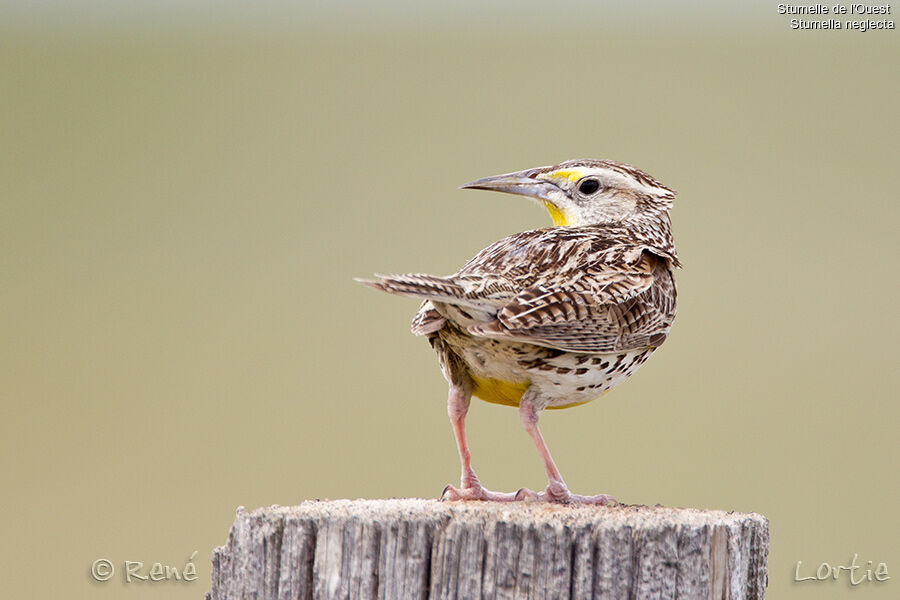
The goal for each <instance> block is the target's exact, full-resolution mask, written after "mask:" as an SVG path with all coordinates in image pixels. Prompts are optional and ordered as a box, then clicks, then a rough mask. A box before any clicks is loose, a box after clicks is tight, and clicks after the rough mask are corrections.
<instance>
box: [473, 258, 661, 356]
mask: <svg viewBox="0 0 900 600" xmlns="http://www.w3.org/2000/svg"><path fill="white" fill-rule="evenodd" d="M621 256H622V257H624V256H627V254H622V255H621ZM632 256H633V255H632ZM638 256H639V258H638V260H636V261H634V262H632V261H631V260H627V259H625V258H620V259H619V260H610V257H609V256H608V255H606V256H604V257H603V258H604V259H605V261H604V262H598V263H594V264H592V265H590V266H589V267H588V268H586V269H583V270H580V269H579V271H581V275H580V276H578V277H574V276H573V274H571V273H570V274H568V276H567V274H566V273H560V272H557V273H555V276H554V277H552V278H549V279H548V280H546V281H542V282H541V283H539V284H538V285H535V286H532V287H529V288H527V289H525V290H523V291H522V292H520V293H519V294H518V295H517V296H516V297H515V298H513V299H512V300H511V301H510V302H508V303H507V304H506V305H505V306H504V307H503V308H502V309H501V310H500V311H499V312H498V314H497V319H495V320H493V321H490V322H487V323H482V324H478V325H475V326H472V327H470V328H469V331H470V332H471V333H472V334H475V335H483V336H485V337H491V338H498V339H505V340H510V341H521V342H528V343H532V344H537V345H540V346H547V347H551V348H557V349H560V350H566V351H569V352H597V353H602V352H621V351H625V350H632V349H636V348H642V347H647V346H651V345H659V344H660V343H662V341H664V340H665V336H666V335H667V334H668V330H669V327H670V326H671V324H672V320H673V319H674V316H675V287H674V280H673V279H672V275H671V271H670V268H669V266H668V264H667V263H666V260H665V259H663V258H660V257H658V256H656V255H655V254H653V253H651V252H650V251H642V252H641V253H640V254H639V255H638Z"/></svg>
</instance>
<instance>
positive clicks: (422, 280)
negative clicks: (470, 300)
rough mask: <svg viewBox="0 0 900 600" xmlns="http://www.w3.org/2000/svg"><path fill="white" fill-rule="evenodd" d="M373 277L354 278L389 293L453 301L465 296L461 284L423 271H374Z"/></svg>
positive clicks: (439, 300)
mask: <svg viewBox="0 0 900 600" xmlns="http://www.w3.org/2000/svg"><path fill="white" fill-rule="evenodd" d="M375 277H376V278H377V279H360V278H356V281H358V282H360V283H361V284H363V285H367V286H369V287H370V288H375V289H376V290H381V291H382V292H388V293H389V294H398V295H400V296H413V297H415V298H428V299H429V300H437V301H438V302H450V303H455V302H458V301H459V300H463V299H464V298H465V291H464V290H463V288H462V286H461V285H459V284H458V283H456V282H454V281H453V280H452V279H448V278H446V277H437V276H436V275H426V274H424V273H405V274H402V275H379V274H377V273H376V274H375Z"/></svg>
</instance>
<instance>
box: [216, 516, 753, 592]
mask: <svg viewBox="0 0 900 600" xmlns="http://www.w3.org/2000/svg"><path fill="white" fill-rule="evenodd" d="M768 545H769V529H768V520H767V519H766V518H765V517H763V516H761V515H758V514H739V513H726V512H722V511H701V510H696V509H682V508H664V507H648V506H611V507H604V506H596V507H589V506H559V505H552V504H545V503H533V504H532V503H523V502H515V503H510V504H505V503H489V502H436V501H433V500H412V499H409V500H357V501H349V500H336V501H324V502H318V501H317V502H304V503H303V504H301V505H300V506H295V507H279V506H273V507H271V508H262V509H259V510H255V511H253V512H246V511H245V510H244V509H243V508H239V509H238V512H237V517H236V518H235V521H234V525H233V526H232V528H231V534H230V535H229V537H228V542H227V543H226V545H225V546H222V547H220V548H216V549H215V550H214V551H213V555H212V567H213V568H212V590H211V591H210V592H209V593H208V594H207V599H208V600H237V599H241V600H244V599H257V600H264V599H278V600H313V599H316V600H318V599H328V600H332V599H347V600H350V599H356V598H362V599H394V598H397V599H407V598H422V599H425V598H428V599H432V600H436V599H441V600H444V599H447V600H450V599H459V600H477V599H485V600H487V599H492V600H493V599H504V598H509V599H520V598H548V599H549V598H557V599H585V598H604V599H605V598H613V599H618V598H622V599H626V598H627V599H640V598H683V599H693V598H702V599H703V600H725V599H730V600H739V599H748V600H753V599H761V598H762V597H763V594H764V592H765V587H766V559H767V555H768Z"/></svg>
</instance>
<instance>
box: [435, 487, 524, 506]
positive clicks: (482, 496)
mask: <svg viewBox="0 0 900 600" xmlns="http://www.w3.org/2000/svg"><path fill="white" fill-rule="evenodd" d="M521 491H522V490H519V491H518V492H511V493H504V492H492V491H491V490H489V489H487V488H485V487H484V486H483V485H481V484H480V483H474V484H470V485H467V486H464V487H456V486H453V485H448V486H447V487H445V488H444V491H443V492H441V498H440V499H441V500H484V501H487V502H514V501H516V500H522V498H520V497H519V494H520V492H521Z"/></svg>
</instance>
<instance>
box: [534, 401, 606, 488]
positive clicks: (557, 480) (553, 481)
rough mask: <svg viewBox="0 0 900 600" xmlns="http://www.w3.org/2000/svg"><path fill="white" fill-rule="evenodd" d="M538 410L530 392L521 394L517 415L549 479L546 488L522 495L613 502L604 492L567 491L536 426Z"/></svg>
mask: <svg viewBox="0 0 900 600" xmlns="http://www.w3.org/2000/svg"><path fill="white" fill-rule="evenodd" d="M538 412H539V411H538V409H537V407H536V406H535V405H534V401H533V400H532V396H531V394H529V393H526V394H525V395H524V396H522V400H521V402H520V403H519V416H520V417H521V419H522V425H523V426H524V427H525V431H527V432H528V435H530V436H531V439H532V440H533V441H534V445H535V447H536V448H537V451H538V454H540V455H541V459H542V460H543V461H544V469H546V471H547V478H548V479H549V483H548V484H547V489H545V490H544V491H543V492H541V493H539V494H535V493H534V492H531V491H530V490H525V491H524V492H525V494H524V496H526V498H527V499H532V500H546V501H550V502H563V503H569V502H577V503H584V504H609V502H610V501H613V502H615V499H614V498H613V497H612V496H607V495H606V494H598V495H596V496H579V495H577V494H573V493H571V492H570V491H569V488H568V487H567V486H566V482H565V481H563V478H562V475H561V474H560V472H559V469H557V468H556V463H554V462H553V457H552V456H550V449H549V448H547V443H546V442H544V436H543V435H541V430H540V428H539V427H538ZM522 495H523V494H520V497H521V496H522Z"/></svg>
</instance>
